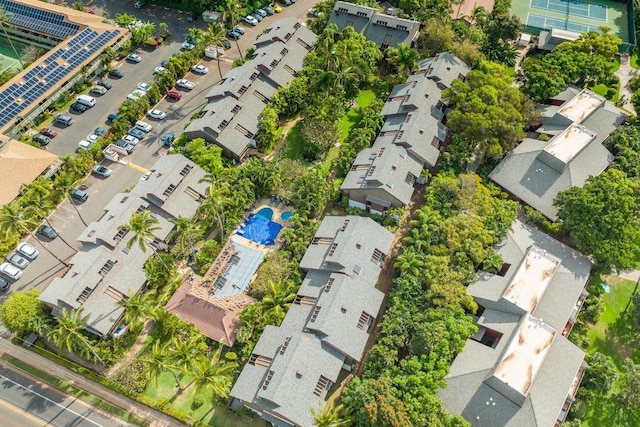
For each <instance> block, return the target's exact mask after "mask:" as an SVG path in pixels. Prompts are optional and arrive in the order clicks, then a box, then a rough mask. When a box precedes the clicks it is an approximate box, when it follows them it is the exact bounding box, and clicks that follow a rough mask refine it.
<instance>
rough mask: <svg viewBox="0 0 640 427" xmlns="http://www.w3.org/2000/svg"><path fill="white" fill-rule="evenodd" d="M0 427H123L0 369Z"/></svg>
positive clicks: (123, 424) (30, 381)
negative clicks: (0, 426)
mask: <svg viewBox="0 0 640 427" xmlns="http://www.w3.org/2000/svg"><path fill="white" fill-rule="evenodd" d="M0 386H1V388H0V420H1V421H0V424H1V425H2V426H3V427H42V426H53V427H72V426H74V427H76V426H77V427H122V426H129V425H131V424H129V423H126V422H125V421H123V420H120V419H115V418H112V417H111V416H110V415H106V414H104V413H102V412H101V411H99V410H98V409H96V408H94V407H92V406H90V405H88V404H87V403H85V402H83V401H81V400H79V399H76V398H75V397H72V396H69V395H66V394H64V393H62V392H60V391H58V390H56V389H54V388H51V387H48V386H46V385H43V384H41V383H38V382H36V381H34V380H32V379H31V378H29V377H27V376H25V375H23V374H21V373H18V372H16V371H13V370H9V369H7V368H5V367H0Z"/></svg>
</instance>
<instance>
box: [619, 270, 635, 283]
mask: <svg viewBox="0 0 640 427" xmlns="http://www.w3.org/2000/svg"><path fill="white" fill-rule="evenodd" d="M618 277H620V278H622V279H627V280H633V281H634V282H640V270H624V271H621V272H620V273H618Z"/></svg>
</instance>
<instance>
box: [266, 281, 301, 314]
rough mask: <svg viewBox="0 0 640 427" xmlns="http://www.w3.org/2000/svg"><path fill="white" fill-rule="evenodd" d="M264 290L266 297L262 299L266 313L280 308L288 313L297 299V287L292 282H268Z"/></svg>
mask: <svg viewBox="0 0 640 427" xmlns="http://www.w3.org/2000/svg"><path fill="white" fill-rule="evenodd" d="M264 290H265V295H264V297H263V298H262V306H263V307H264V309H265V313H267V312H269V311H272V310H277V309H278V308H280V309H282V310H283V311H286V310H287V309H288V308H289V307H290V306H291V303H292V302H293V300H294V299H295V298H296V286H295V284H294V283H293V282H290V281H284V282H274V281H272V280H268V281H267V283H266V284H265V285H264Z"/></svg>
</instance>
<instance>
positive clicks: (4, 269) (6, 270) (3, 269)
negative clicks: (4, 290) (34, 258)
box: [0, 262, 23, 281]
mask: <svg viewBox="0 0 640 427" xmlns="http://www.w3.org/2000/svg"><path fill="white" fill-rule="evenodd" d="M0 273H2V274H4V275H5V276H7V277H8V278H9V279H11V280H13V281H16V280H18V279H19V278H21V277H22V273H23V271H22V270H20V269H19V268H18V267H16V266H15V265H13V264H11V263H8V262H3V263H2V264H0Z"/></svg>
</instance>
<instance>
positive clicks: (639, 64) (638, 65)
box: [629, 52, 640, 70]
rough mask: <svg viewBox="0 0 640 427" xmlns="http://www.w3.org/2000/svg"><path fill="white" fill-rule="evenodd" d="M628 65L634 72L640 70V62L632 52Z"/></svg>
mask: <svg viewBox="0 0 640 427" xmlns="http://www.w3.org/2000/svg"><path fill="white" fill-rule="evenodd" d="M629 64H630V65H631V66H632V67H633V68H635V69H636V70H640V60H639V59H638V54H637V53H636V52H634V53H633V55H631V57H630V58H629Z"/></svg>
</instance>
